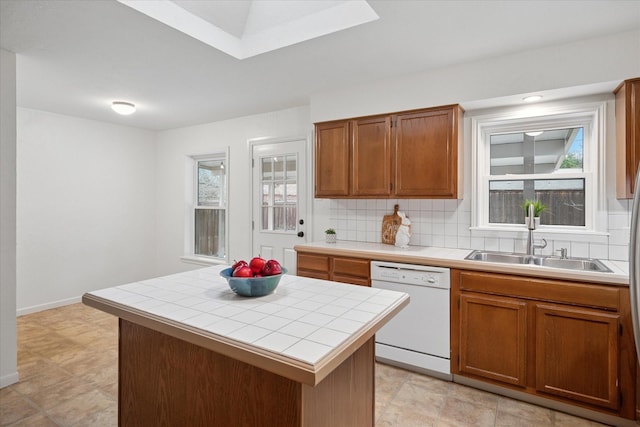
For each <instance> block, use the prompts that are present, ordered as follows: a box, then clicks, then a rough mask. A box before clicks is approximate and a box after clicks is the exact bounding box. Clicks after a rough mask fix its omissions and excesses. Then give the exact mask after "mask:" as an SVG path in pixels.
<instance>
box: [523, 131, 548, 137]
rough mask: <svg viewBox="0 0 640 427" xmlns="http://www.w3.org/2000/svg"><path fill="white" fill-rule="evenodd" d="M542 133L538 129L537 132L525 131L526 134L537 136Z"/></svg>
mask: <svg viewBox="0 0 640 427" xmlns="http://www.w3.org/2000/svg"><path fill="white" fill-rule="evenodd" d="M543 133H544V132H543V131H541V130H540V131H537V132H525V134H526V135H529V136H539V135H542V134H543Z"/></svg>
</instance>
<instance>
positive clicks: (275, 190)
mask: <svg viewBox="0 0 640 427" xmlns="http://www.w3.org/2000/svg"><path fill="white" fill-rule="evenodd" d="M297 166H298V161H297V156H296V155H295V154H290V155H284V156H277V157H271V156H267V157H261V158H260V188H261V192H262V194H261V197H260V199H261V201H262V220H261V224H260V228H261V230H262V231H278V232H285V233H293V232H295V231H296V220H297V207H298V167H297Z"/></svg>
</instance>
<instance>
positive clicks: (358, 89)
mask: <svg viewBox="0 0 640 427" xmlns="http://www.w3.org/2000/svg"><path fill="white" fill-rule="evenodd" d="M638 75H640V31H632V32H625V33H620V34H616V35H611V36H607V37H601V38H594V39H588V40H582V41H578V42H575V43H569V44H565V45H558V46H552V47H547V48H543V49H536V50H528V51H524V52H519V53H514V54H512V55H506V56H501V57H497V58H490V59H486V60H482V61H477V62H472V63H467V64H460V65H455V66H451V67H447V68H441V69H437V70H433V71H430V72H426V73H422V74H416V75H410V76H405V77H404V78H398V77H396V78H393V79H391V80H387V81H380V82H375V83H373V84H366V85H362V86H353V87H350V88H340V89H339V90H332V91H327V92H322V93H316V94H313V95H312V96H311V120H312V121H313V122H319V121H325V120H332V119H340V118H346V117H357V116H364V115H368V114H381V113H388V112H392V111H402V110H409V109H414V108H424V107H432V106H437V105H446V104H462V105H463V106H464V105H465V103H468V102H471V101H477V100H487V99H492V98H500V97H506V96H510V95H515V94H525V93H530V92H539V91H547V90H553V89H561V88H568V87H573V86H582V85H590V84H595V83H602V82H609V81H622V80H624V79H626V78H631V77H638Z"/></svg>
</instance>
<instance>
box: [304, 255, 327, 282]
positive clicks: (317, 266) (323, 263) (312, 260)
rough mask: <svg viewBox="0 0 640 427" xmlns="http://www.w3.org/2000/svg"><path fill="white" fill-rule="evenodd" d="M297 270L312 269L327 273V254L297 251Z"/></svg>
mask: <svg viewBox="0 0 640 427" xmlns="http://www.w3.org/2000/svg"><path fill="white" fill-rule="evenodd" d="M298 270H314V271H320V272H324V273H326V274H327V277H328V275H329V256H327V255H312V254H305V253H298Z"/></svg>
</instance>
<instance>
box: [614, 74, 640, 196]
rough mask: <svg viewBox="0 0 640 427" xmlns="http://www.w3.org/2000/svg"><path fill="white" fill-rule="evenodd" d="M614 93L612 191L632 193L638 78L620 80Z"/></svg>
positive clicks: (638, 142)
mask: <svg viewBox="0 0 640 427" xmlns="http://www.w3.org/2000/svg"><path fill="white" fill-rule="evenodd" d="M614 93H615V95H616V194H617V197H618V198H619V199H630V198H632V197H633V190H634V186H635V180H636V173H637V171H638V163H639V162H640V78H635V79H629V80H625V81H624V82H622V84H621V85H620V86H618V88H616V90H615V91H614Z"/></svg>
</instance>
